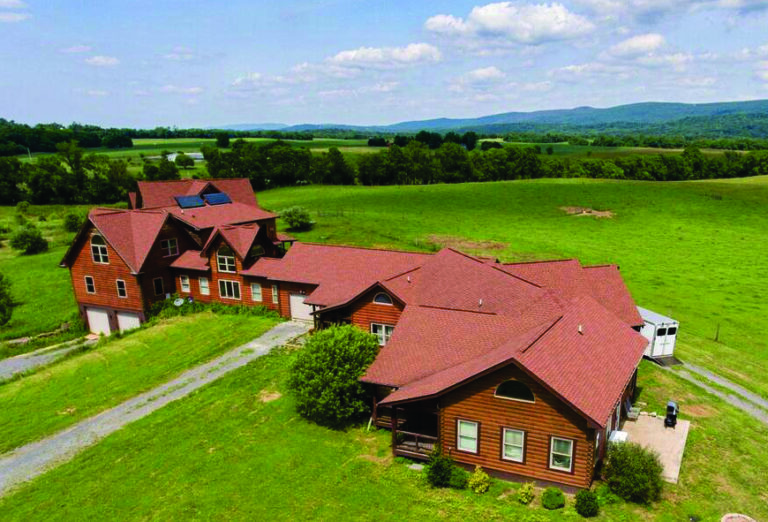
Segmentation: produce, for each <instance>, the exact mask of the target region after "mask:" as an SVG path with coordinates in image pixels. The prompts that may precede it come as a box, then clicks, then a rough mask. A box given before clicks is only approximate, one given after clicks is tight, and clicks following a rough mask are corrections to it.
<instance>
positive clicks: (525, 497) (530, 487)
mask: <svg viewBox="0 0 768 522" xmlns="http://www.w3.org/2000/svg"><path fill="white" fill-rule="evenodd" d="M535 487H536V485H535V484H534V483H533V482H526V483H525V484H523V485H522V486H520V491H518V492H517V501H518V502H520V503H521V504H525V505H528V504H530V503H531V502H533V497H535V496H536V493H535Z"/></svg>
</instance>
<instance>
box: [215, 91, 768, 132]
mask: <svg viewBox="0 0 768 522" xmlns="http://www.w3.org/2000/svg"><path fill="white" fill-rule="evenodd" d="M736 115H750V116H754V117H757V118H758V119H761V120H762V119H763V118H765V117H768V100H754V101H743V102H722V103H701V104H691V103H661V102H647V103H633V104H630V105H619V106H616V107H610V108H605V109H596V108H594V107H577V108H575V109H558V110H545V111H534V112H505V113H502V114H493V115H490V116H482V117H479V118H438V119H432V120H418V121H404V122H400V123H395V124H392V125H341V124H334V123H323V124H301V125H283V124H279V123H261V124H256V123H254V124H247V123H245V124H237V125H225V126H221V127H217V128H220V129H230V130H280V131H286V132H295V131H319V130H326V129H340V130H350V131H359V132H381V133H398V132H400V133H415V132H418V131H421V130H428V131H432V132H435V131H438V132H447V131H451V130H454V131H468V130H474V131H478V132H495V133H501V132H511V131H546V130H548V129H551V130H568V129H571V130H590V129H591V130H599V129H613V128H619V129H620V128H631V129H632V130H634V131H637V130H638V127H639V128H640V130H642V129H643V128H644V127H649V128H653V127H668V126H669V125H668V124H669V123H670V122H674V121H678V120H685V121H688V122H690V123H691V124H693V125H697V124H701V123H706V122H707V121H708V120H709V119H711V118H716V119H718V120H719V119H722V118H723V117H729V116H730V117H731V118H725V120H726V121H735V120H739V118H734V117H733V116H736ZM673 127H674V126H673ZM729 134H730V133H729V132H726V133H725V135H729ZM761 134H762V132H761Z"/></svg>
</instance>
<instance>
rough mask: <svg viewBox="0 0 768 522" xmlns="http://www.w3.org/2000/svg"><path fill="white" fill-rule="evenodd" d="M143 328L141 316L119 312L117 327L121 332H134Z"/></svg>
mask: <svg viewBox="0 0 768 522" xmlns="http://www.w3.org/2000/svg"><path fill="white" fill-rule="evenodd" d="M139 326H141V319H140V318H139V314H136V313H132V312H117V327H118V328H119V329H120V331H121V332H124V331H126V330H133V329H134V328H138V327H139Z"/></svg>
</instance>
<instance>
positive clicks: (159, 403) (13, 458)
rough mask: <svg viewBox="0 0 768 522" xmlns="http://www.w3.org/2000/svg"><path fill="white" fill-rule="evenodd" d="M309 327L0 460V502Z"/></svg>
mask: <svg viewBox="0 0 768 522" xmlns="http://www.w3.org/2000/svg"><path fill="white" fill-rule="evenodd" d="M310 328H311V325H310V324H306V323H301V322H296V321H291V322H286V323H280V324H279V325H277V326H275V327H274V328H272V329H271V330H269V331H268V332H266V333H265V334H264V335H262V336H261V337H259V338H258V339H255V340H253V341H251V342H250V343H248V344H246V345H243V346H240V347H238V348H235V349H234V350H231V351H229V352H227V353H225V354H224V355H221V356H220V357H217V358H216V359H214V360H212V361H210V362H207V363H205V364H202V365H200V366H197V367H195V368H192V369H190V370H187V371H186V372H184V373H183V374H181V375H180V376H179V377H177V378H175V379H173V380H172V381H169V382H167V383H165V384H163V385H161V386H158V387H157V388H154V389H152V390H150V391H148V392H145V393H142V394H141V395H137V396H136V397H134V398H132V399H129V400H127V401H125V402H124V403H122V404H120V405H118V406H116V407H114V408H112V409H111V410H107V411H105V412H102V413H100V414H98V415H95V416H93V417H91V418H88V419H85V420H83V421H80V422H79V423H77V424H75V425H74V426H72V427H70V428H67V429H66V430H64V431H61V432H59V433H57V434H55V435H53V436H51V437H48V438H47V439H43V440H41V441H38V442H33V443H30V444H27V445H26V446H22V447H20V448H17V449H15V450H14V451H12V452H10V453H7V454H5V455H2V456H0V496H2V495H4V494H6V493H7V492H8V491H9V490H11V489H12V488H13V487H15V486H17V485H19V484H21V483H23V482H26V481H28V480H31V479H33V478H34V477H37V476H38V475H41V474H43V473H45V472H46V471H47V470H49V469H51V468H53V467H55V466H57V465H59V464H62V463H64V462H66V461H68V460H70V459H71V458H73V457H74V456H75V455H77V454H78V453H79V452H81V451H82V450H84V449H85V448H87V447H88V446H91V445H93V444H95V443H97V442H98V441H100V440H101V439H103V438H104V437H106V436H107V435H109V434H111V433H113V432H115V431H117V430H119V429H120V428H122V427H123V426H125V425H127V424H129V423H131V422H133V421H136V420H138V419H141V418H142V417H145V416H147V415H149V414H150V413H152V412H154V411H156V410H158V409H160V408H162V407H163V406H165V405H166V404H168V403H170V402H173V401H175V400H178V399H181V398H183V397H186V396H187V395H189V394H190V393H192V392H193V391H195V390H197V389H199V388H201V387H202V386H204V385H206V384H208V383H210V382H212V381H215V380H217V379H219V378H220V377H223V376H224V375H226V374H228V373H229V372H231V371H233V370H236V369H237V368H240V367H242V366H245V365H246V364H248V363H249V362H251V361H253V360H254V359H257V358H259V357H261V356H262V355H265V354H267V353H269V352H270V351H271V350H272V349H273V348H275V347H278V346H282V345H284V344H286V343H287V342H288V341H290V340H291V339H294V338H296V337H298V336H300V335H303V334H305V333H307V332H308V331H309V329H310Z"/></svg>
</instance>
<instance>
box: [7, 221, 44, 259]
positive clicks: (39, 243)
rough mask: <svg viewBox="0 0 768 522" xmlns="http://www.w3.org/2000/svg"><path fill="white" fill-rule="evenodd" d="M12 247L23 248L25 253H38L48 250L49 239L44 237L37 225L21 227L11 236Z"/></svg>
mask: <svg viewBox="0 0 768 522" xmlns="http://www.w3.org/2000/svg"><path fill="white" fill-rule="evenodd" d="M11 247H12V248H14V249H16V250H21V251H22V253H23V254H27V255H29V254H38V253H40V252H45V251H46V250H48V241H46V240H45V239H44V238H43V234H41V233H40V230H38V229H37V228H36V227H35V226H32V225H30V226H26V227H22V228H19V229H18V230H16V232H14V233H13V235H12V236H11Z"/></svg>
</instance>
